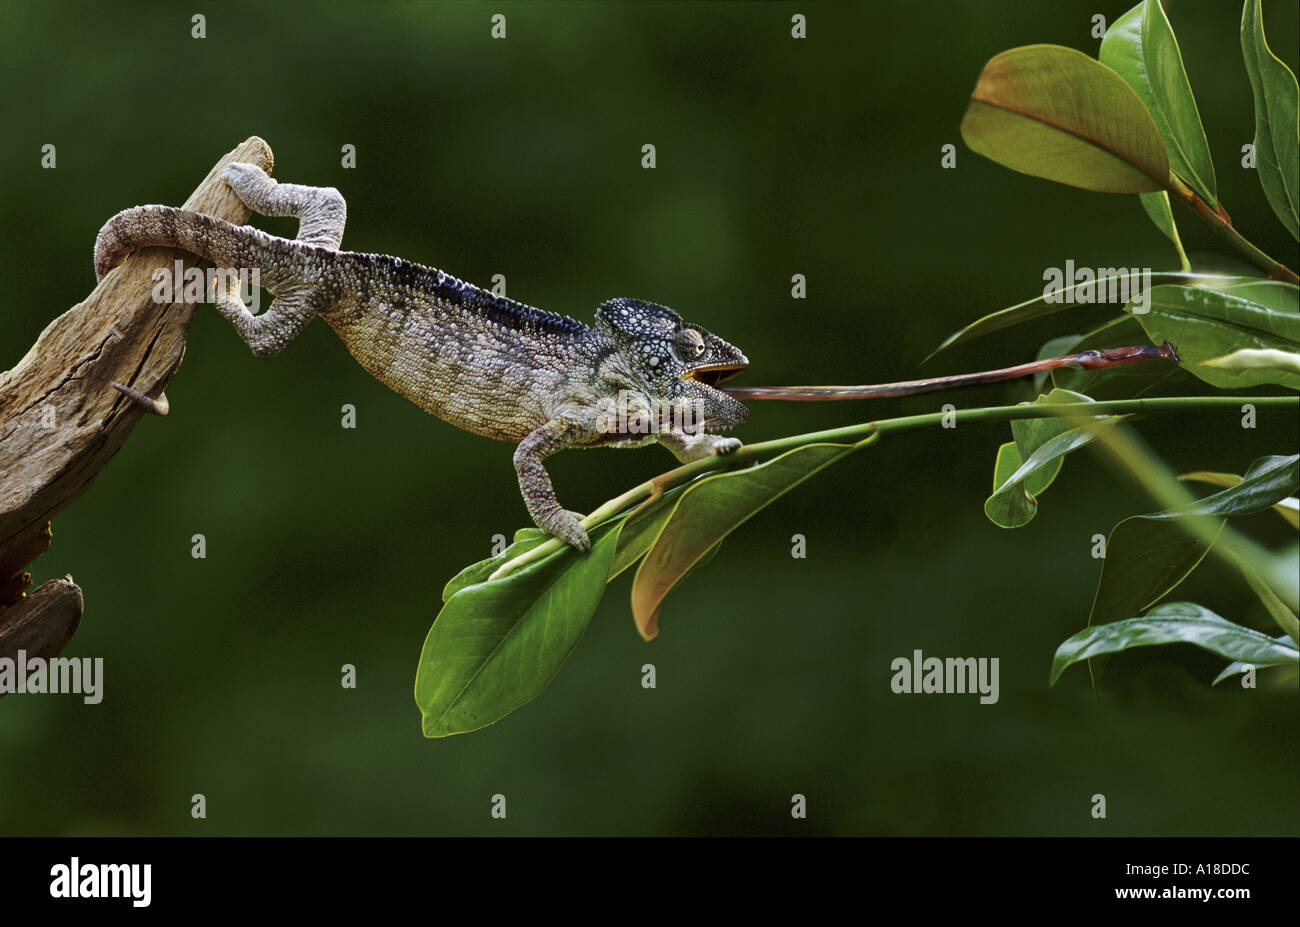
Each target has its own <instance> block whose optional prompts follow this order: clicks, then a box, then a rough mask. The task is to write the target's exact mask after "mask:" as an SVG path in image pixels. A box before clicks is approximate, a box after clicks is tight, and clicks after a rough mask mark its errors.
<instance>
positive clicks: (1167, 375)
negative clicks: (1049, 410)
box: [1051, 313, 1190, 399]
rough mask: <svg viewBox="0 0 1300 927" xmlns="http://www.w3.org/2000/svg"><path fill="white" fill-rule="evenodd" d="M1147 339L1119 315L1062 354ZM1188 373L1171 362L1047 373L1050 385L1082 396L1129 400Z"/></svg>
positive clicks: (1061, 369)
mask: <svg viewBox="0 0 1300 927" xmlns="http://www.w3.org/2000/svg"><path fill="white" fill-rule="evenodd" d="M1146 340H1147V333H1146V332H1145V331H1143V330H1142V326H1141V325H1139V324H1138V321H1137V319H1135V318H1134V317H1133V316H1131V315H1128V314H1127V313H1120V315H1118V316H1116V317H1115V318H1113V319H1107V320H1106V321H1105V322H1103V323H1102V324H1100V325H1098V326H1097V327H1096V328H1094V329H1092V331H1090V332H1088V333H1087V334H1085V335H1082V336H1080V337H1078V338H1077V339H1076V340H1075V341H1074V342H1072V343H1071V344H1068V345H1066V346H1065V348H1064V350H1062V351H1061V353H1062V354H1075V353H1078V352H1080V351H1096V350H1102V349H1105V348H1118V347H1122V346H1125V345H1131V344H1141V343H1142V342H1144V341H1146ZM1189 376H1190V374H1187V373H1185V372H1183V370H1182V368H1181V367H1179V365H1177V364H1173V363H1167V362H1166V363H1159V364H1156V363H1152V364H1126V365H1124V366H1121V367H1103V368H1101V369H1099V370H1085V369H1084V368H1082V367H1057V368H1056V369H1055V370H1053V371H1052V373H1051V379H1052V384H1053V385H1054V386H1056V387H1059V388H1061V389H1068V390H1073V391H1074V392H1076V393H1086V394H1088V395H1089V396H1091V397H1092V398H1093V399H1132V398H1136V397H1138V396H1140V395H1141V394H1142V393H1143V392H1145V391H1147V390H1149V389H1151V388H1152V387H1154V386H1155V385H1156V384H1159V383H1164V382H1165V381H1166V380H1170V379H1178V378H1186V377H1189Z"/></svg>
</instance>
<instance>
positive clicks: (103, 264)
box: [95, 206, 292, 280]
mask: <svg viewBox="0 0 1300 927" xmlns="http://www.w3.org/2000/svg"><path fill="white" fill-rule="evenodd" d="M152 247H163V248H180V249H182V250H184V251H189V252H190V253H192V254H197V255H198V256H199V257H201V258H204V259H205V260H208V261H211V262H212V263H214V264H216V265H217V266H218V267H259V268H266V267H275V266H277V265H280V264H284V263H287V262H289V261H290V260H291V257H292V255H291V252H290V249H289V248H288V247H286V246H285V240H284V239H282V238H276V237H274V236H272V235H268V234H267V233H266V232H263V231H261V230H260V229H255V228H253V227H252V226H248V225H244V226H237V225H234V224H232V223H230V222H226V221H225V220H224V219H215V218H213V217H212V216H205V215H203V214H202V213H197V212H189V211H188V210H184V209H177V208H176V207H174V206H136V207H135V208H133V209H124V210H123V211H122V212H119V213H118V214H117V215H115V216H114V217H113V218H111V219H109V220H108V221H107V222H105V223H104V227H103V228H101V229H100V230H99V235H98V237H97V238H96V239H95V278H96V279H97V280H103V279H104V277H105V275H107V274H108V272H109V271H110V270H112V269H113V268H114V267H116V266H117V265H118V264H121V263H122V262H123V261H124V260H126V258H127V257H128V256H129V255H130V254H131V253H132V252H133V251H138V250H139V249H141V248H152Z"/></svg>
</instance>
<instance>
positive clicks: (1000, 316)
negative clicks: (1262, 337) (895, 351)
mask: <svg viewBox="0 0 1300 927" xmlns="http://www.w3.org/2000/svg"><path fill="white" fill-rule="evenodd" d="M1118 269H1120V268H1117V270H1118ZM1099 270H1100V272H1101V273H1099V275H1098V279H1096V280H1085V281H1081V282H1079V283H1075V284H1071V285H1070V286H1066V287H1061V288H1059V289H1058V288H1057V287H1056V286H1055V285H1054V284H1053V283H1052V282H1049V283H1048V285H1047V286H1046V287H1044V288H1043V294H1042V295H1041V296H1036V297H1034V298H1033V299H1027V300H1025V301H1024V302H1022V303H1016V304H1015V305H1014V306H1008V307H1007V308H1005V309H999V310H998V311H997V312H991V313H989V314H988V315H986V316H984V317H983V318H980V319H976V320H975V321H974V322H971V323H970V324H969V325H967V326H966V327H965V328H963V329H961V330H960V331H957V332H954V333H953V334H951V335H949V336H948V337H947V339H945V340H944V342H943V344H941V345H939V346H938V347H937V348H935V349H934V350H933V351H931V352H930V354H929V355H928V356H927V357H926V358H925V359H926V360H929V359H930V358H931V357H934V356H935V355H936V354H938V353H939V352H940V351H945V350H947V349H948V348H951V347H954V346H956V345H959V344H964V343H965V342H967V341H974V340H975V339H976V338H982V337H984V336H985V335H991V334H993V333H994V332H998V331H1002V329H1004V328H1010V327H1011V326H1013V325H1020V324H1021V323H1022V322H1030V321H1033V320H1034V319H1041V318H1043V317H1044V316H1049V315H1052V314H1053V313H1056V312H1064V311H1065V310H1066V309H1079V308H1084V309H1087V308H1092V307H1094V306H1096V305H1107V304H1108V299H1106V300H1099V299H1096V298H1094V297H1095V296H1096V294H1097V293H1099V292H1100V291H1102V290H1105V291H1106V294H1107V297H1108V298H1109V296H1110V295H1111V294H1117V293H1118V294H1126V293H1129V292H1132V289H1131V287H1133V286H1139V287H1141V286H1146V285H1147V284H1146V282H1144V281H1143V275H1142V273H1140V272H1137V271H1134V272H1132V273H1123V274H1120V273H1116V274H1108V273H1105V271H1106V270H1107V268H1104V267H1103V268H1099ZM1043 279H1044V280H1047V279H1048V277H1047V275H1044V278H1043ZM1216 279H1221V280H1236V279H1240V278H1237V277H1219V278H1216V277H1214V276H1211V275H1208V274H1184V273H1177V272H1173V271H1170V272H1164V273H1153V274H1151V279H1150V285H1151V286H1152V287H1155V286H1156V285H1158V284H1161V283H1176V282H1178V281H1180V280H1184V281H1192V280H1201V281H1205V280H1210V281H1213V280H1216ZM1121 301H1123V300H1122V299H1121ZM1117 308H1118V307H1117Z"/></svg>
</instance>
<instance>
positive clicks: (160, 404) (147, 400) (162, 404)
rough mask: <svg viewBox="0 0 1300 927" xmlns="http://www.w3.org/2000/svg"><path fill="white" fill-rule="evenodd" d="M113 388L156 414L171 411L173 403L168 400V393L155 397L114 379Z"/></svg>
mask: <svg viewBox="0 0 1300 927" xmlns="http://www.w3.org/2000/svg"><path fill="white" fill-rule="evenodd" d="M113 388H114V389H115V390H117V391H118V392H119V393H121V394H122V395H123V396H125V397H126V398H127V399H130V400H131V401H132V402H134V403H135V404H136V405H139V406H143V407H144V409H145V410H146V411H148V412H152V413H153V414H154V415H166V414H167V413H168V412H170V411H171V403H170V402H168V401H167V394H166V393H159V394H158V398H157V399H154V398H153V397H152V396H146V395H145V394H144V393H142V392H140V391H139V390H138V389H136V388H135V387H133V386H127V385H125V384H123V383H118V382H117V381H116V380H114V381H113Z"/></svg>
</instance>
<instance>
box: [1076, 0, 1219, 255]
mask: <svg viewBox="0 0 1300 927" xmlns="http://www.w3.org/2000/svg"><path fill="white" fill-rule="evenodd" d="M1097 57H1098V58H1099V59H1100V60H1101V63H1102V64H1104V65H1106V66H1107V67H1110V68H1113V69H1114V70H1115V72H1116V73H1117V74H1119V76H1120V77H1122V78H1124V80H1125V81H1126V82H1127V83H1128V85H1129V86H1130V87H1132V88H1133V90H1134V91H1135V92H1136V93H1137V95H1138V97H1139V98H1140V99H1141V100H1142V102H1143V103H1144V104H1145V105H1146V108H1147V112H1149V113H1150V114H1151V118H1152V120H1153V121H1154V122H1155V124H1156V130H1157V131H1158V132H1159V133H1160V139H1161V141H1163V142H1164V146H1165V151H1167V152H1168V154H1169V167H1170V169H1172V170H1173V172H1174V173H1175V174H1177V175H1178V176H1179V177H1181V178H1182V179H1183V180H1184V181H1186V182H1187V185H1188V186H1189V187H1191V188H1192V189H1193V190H1195V191H1196V194H1197V195H1198V196H1199V197H1200V198H1201V199H1202V200H1204V201H1205V202H1206V203H1208V204H1209V205H1210V206H1211V207H1213V206H1216V205H1217V204H1218V191H1217V188H1216V186H1215V181H1214V162H1213V161H1212V160H1211V158H1210V143H1209V142H1208V141H1206V139H1205V129H1204V127H1202V125H1201V114H1200V112H1199V111H1198V110H1197V108H1196V98H1195V97H1194V96H1193V95H1192V85H1191V84H1190V83H1189V82H1188V80H1187V72H1186V70H1184V68H1183V55H1182V52H1181V51H1179V49H1178V40H1177V39H1176V38H1174V30H1173V28H1172V27H1171V26H1170V25H1169V20H1168V18H1166V16H1165V11H1164V9H1162V8H1161V6H1160V3H1159V0H1143V2H1142V3H1139V4H1138V5H1137V6H1135V7H1133V9H1131V10H1129V11H1128V12H1127V13H1125V14H1124V15H1123V16H1121V17H1120V18H1119V19H1117V20H1115V22H1114V23H1112V24H1111V25H1110V26H1109V27H1108V28H1107V29H1106V37H1105V38H1104V39H1103V40H1102V43H1101V50H1100V51H1099V52H1098V54H1097ZM1143 205H1144V206H1146V205H1147V204H1146V203H1145V202H1144V203H1143ZM1164 209H1165V211H1168V209H1169V198H1168V196H1167V195H1166V196H1165V201H1164ZM1147 211H1148V213H1149V212H1150V209H1148V210H1147ZM1152 218H1155V217H1154V216H1153V217H1152ZM1156 224H1157V225H1160V224H1161V223H1160V222H1159V221H1157V222H1156ZM1169 225H1170V226H1172V225H1173V216H1172V215H1171V216H1170V217H1169ZM1162 230H1163V227H1162ZM1165 234H1166V235H1170V237H1171V238H1172V239H1173V240H1174V241H1177V233H1176V232H1174V233H1173V234H1172V235H1171V234H1170V232H1169V231H1168V230H1165ZM1181 253H1182V248H1181V247H1180V248H1179V254H1180V255H1181Z"/></svg>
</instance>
